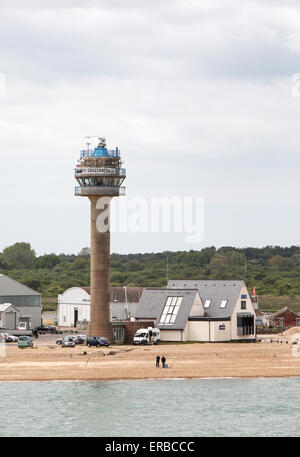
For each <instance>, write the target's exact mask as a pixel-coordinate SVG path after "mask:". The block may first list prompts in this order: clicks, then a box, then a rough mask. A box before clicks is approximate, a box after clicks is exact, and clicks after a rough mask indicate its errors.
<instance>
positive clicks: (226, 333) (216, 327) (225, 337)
mask: <svg viewBox="0 0 300 457" xmlns="http://www.w3.org/2000/svg"><path fill="white" fill-rule="evenodd" d="M210 324H211V333H210V340H211V341H214V342H218V341H230V337H231V321H211V323H210ZM220 326H222V327H225V329H224V330H220Z"/></svg>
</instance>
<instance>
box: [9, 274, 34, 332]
mask: <svg viewBox="0 0 300 457" xmlns="http://www.w3.org/2000/svg"><path fill="white" fill-rule="evenodd" d="M4 303H10V304H11V305H13V306H14V307H15V308H16V309H17V310H18V311H19V313H20V317H19V320H20V322H27V323H28V325H29V327H31V328H35V327H38V326H39V325H41V322H42V297H41V294H40V293H38V292H35V291H34V290H32V289H30V288H29V287H27V286H24V285H23V284H20V283H19V282H17V281H15V280H14V279H12V278H9V277H8V276H6V275H3V274H1V275H0V304H4Z"/></svg>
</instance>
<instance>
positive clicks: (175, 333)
mask: <svg viewBox="0 0 300 457" xmlns="http://www.w3.org/2000/svg"><path fill="white" fill-rule="evenodd" d="M182 333H183V332H181V330H161V331H160V339H161V341H184V339H182V340H181V337H182V338H184V336H183V334H182ZM181 334H182V336H181Z"/></svg>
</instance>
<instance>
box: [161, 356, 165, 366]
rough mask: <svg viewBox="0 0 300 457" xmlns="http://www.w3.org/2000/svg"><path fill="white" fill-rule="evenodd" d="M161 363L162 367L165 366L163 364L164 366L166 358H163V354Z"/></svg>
mask: <svg viewBox="0 0 300 457" xmlns="http://www.w3.org/2000/svg"><path fill="white" fill-rule="evenodd" d="M161 363H162V367H163V368H165V366H166V358H165V356H164V355H163V356H162V358H161Z"/></svg>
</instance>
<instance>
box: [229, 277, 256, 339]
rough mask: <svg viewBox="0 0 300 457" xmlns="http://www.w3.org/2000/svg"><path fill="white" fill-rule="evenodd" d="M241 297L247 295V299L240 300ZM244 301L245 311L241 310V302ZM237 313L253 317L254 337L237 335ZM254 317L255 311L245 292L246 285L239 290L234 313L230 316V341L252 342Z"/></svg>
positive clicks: (247, 293)
mask: <svg viewBox="0 0 300 457" xmlns="http://www.w3.org/2000/svg"><path fill="white" fill-rule="evenodd" d="M242 295H247V299H245V298H241V296H242ZM242 300H245V301H246V309H241V301H242ZM238 313H249V314H253V315H254V335H238V333H237V314H238ZM255 321H256V316H255V310H254V308H253V305H252V301H251V298H250V295H249V292H248V290H247V287H246V285H244V286H243V287H242V288H241V291H240V295H239V298H238V301H237V303H236V305H235V308H234V311H233V313H232V316H231V339H232V340H253V339H254V338H255V332H256V322H255Z"/></svg>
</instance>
